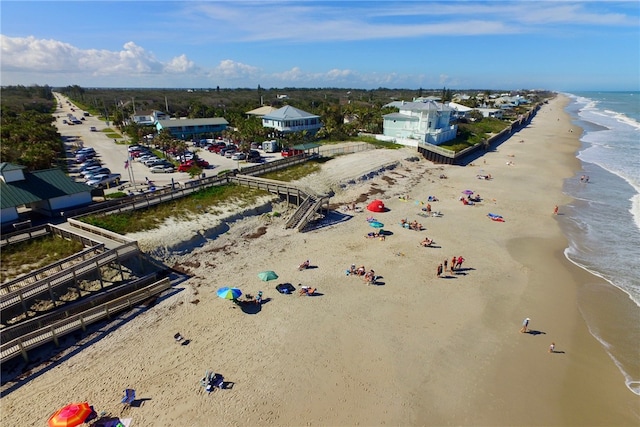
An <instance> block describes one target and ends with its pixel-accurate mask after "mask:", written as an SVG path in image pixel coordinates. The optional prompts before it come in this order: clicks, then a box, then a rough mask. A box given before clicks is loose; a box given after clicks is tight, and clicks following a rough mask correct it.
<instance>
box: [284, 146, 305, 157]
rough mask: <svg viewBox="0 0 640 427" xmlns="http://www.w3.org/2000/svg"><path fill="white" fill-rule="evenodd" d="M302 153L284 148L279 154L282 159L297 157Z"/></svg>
mask: <svg viewBox="0 0 640 427" xmlns="http://www.w3.org/2000/svg"><path fill="white" fill-rule="evenodd" d="M303 153H304V151H302V150H296V149H294V148H285V149H284V150H282V151H281V152H280V154H282V157H291V156H297V155H300V154H303Z"/></svg>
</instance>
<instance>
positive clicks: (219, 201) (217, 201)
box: [82, 184, 270, 234]
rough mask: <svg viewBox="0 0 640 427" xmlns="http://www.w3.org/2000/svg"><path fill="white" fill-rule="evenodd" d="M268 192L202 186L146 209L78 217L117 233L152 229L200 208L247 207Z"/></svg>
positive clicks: (216, 210)
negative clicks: (187, 194)
mask: <svg viewBox="0 0 640 427" xmlns="http://www.w3.org/2000/svg"><path fill="white" fill-rule="evenodd" d="M268 194H270V193H269V192H267V191H264V190H258V189H254V188H247V187H243V186H239V185H235V184H228V185H222V186H217V187H211V188H205V189H203V190H200V191H198V192H197V193H194V194H192V195H191V196H188V197H184V198H182V199H179V200H174V201H171V202H166V203H162V204H160V205H157V206H152V207H150V208H149V209H144V210H137V211H134V212H127V213H122V214H113V215H89V216H86V217H84V218H82V221H83V222H86V223H88V224H91V225H95V226H96V227H100V228H104V229H106V230H109V231H113V232H115V233H118V234H127V233H133V232H136V231H145V230H152V229H154V228H157V227H159V226H160V225H161V224H162V223H163V222H164V221H165V220H166V219H167V218H176V219H189V218H191V217H193V216H194V215H201V214H202V213H204V212H209V213H214V214H216V213H221V212H222V210H221V208H223V207H224V206H228V205H233V206H234V208H244V207H248V206H250V205H251V204H253V203H255V201H256V200H257V199H258V198H259V197H263V196H265V195H268Z"/></svg>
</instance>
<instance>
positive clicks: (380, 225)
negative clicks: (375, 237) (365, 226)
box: [369, 221, 384, 228]
mask: <svg viewBox="0 0 640 427" xmlns="http://www.w3.org/2000/svg"><path fill="white" fill-rule="evenodd" d="M369 225H370V226H372V227H373V228H382V227H384V224H383V223H381V222H379V221H373V222H370V223H369Z"/></svg>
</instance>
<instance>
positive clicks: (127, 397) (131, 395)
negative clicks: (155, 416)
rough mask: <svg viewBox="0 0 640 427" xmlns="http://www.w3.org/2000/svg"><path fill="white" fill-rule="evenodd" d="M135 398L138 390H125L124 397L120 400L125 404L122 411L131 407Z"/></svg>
mask: <svg viewBox="0 0 640 427" xmlns="http://www.w3.org/2000/svg"><path fill="white" fill-rule="evenodd" d="M135 400H136V391H135V390H134V389H132V388H128V389H126V390H125V391H124V397H123V398H122V400H121V401H120V403H122V405H123V406H122V411H121V412H123V411H124V410H125V409H127V408H130V407H131V405H132V404H133V402H134V401H135Z"/></svg>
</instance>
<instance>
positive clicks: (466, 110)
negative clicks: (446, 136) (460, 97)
mask: <svg viewBox="0 0 640 427" xmlns="http://www.w3.org/2000/svg"><path fill="white" fill-rule="evenodd" d="M448 105H449V108H451V110H452V111H451V117H453V118H456V119H468V118H470V117H471V112H472V111H473V108H471V107H467V106H466V105H462V104H458V103H457V102H450V103H449V104H448Z"/></svg>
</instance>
